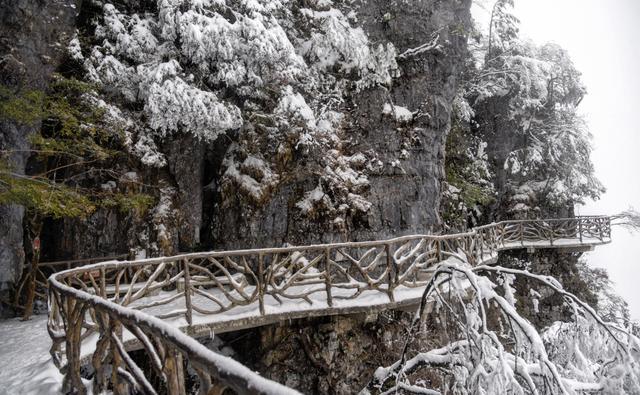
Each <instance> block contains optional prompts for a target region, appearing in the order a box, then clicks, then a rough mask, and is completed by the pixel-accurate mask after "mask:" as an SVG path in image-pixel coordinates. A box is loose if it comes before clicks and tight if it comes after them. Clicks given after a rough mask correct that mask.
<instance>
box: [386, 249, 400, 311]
mask: <svg viewBox="0 0 640 395" xmlns="http://www.w3.org/2000/svg"><path fill="white" fill-rule="evenodd" d="M384 252H385V254H386V255H387V295H389V300H390V301H392V302H395V300H396V298H395V296H393V290H394V288H395V287H396V285H397V284H395V281H396V270H394V269H395V268H394V266H393V257H392V256H391V247H390V246H389V243H385V245H384Z"/></svg>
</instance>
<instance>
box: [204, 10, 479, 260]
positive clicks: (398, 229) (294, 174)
mask: <svg viewBox="0 0 640 395" xmlns="http://www.w3.org/2000/svg"><path fill="white" fill-rule="evenodd" d="M401 3H402V2H400V1H382V0H380V1H377V0H370V1H358V2H355V3H353V5H352V7H353V9H352V11H355V13H356V15H357V24H358V25H359V26H361V27H362V29H363V30H364V31H365V32H366V33H367V35H368V37H369V38H370V40H371V41H372V42H374V43H377V42H391V43H393V45H394V46H395V47H396V48H397V51H398V53H399V54H401V56H400V57H399V58H398V65H399V68H400V77H399V78H395V79H394V80H393V82H392V86H391V87H390V88H384V87H374V88H369V89H365V90H364V91H361V92H358V93H357V94H352V95H347V96H346V97H344V98H343V99H344V108H343V109H341V111H342V112H343V113H345V114H347V116H346V119H344V120H343V125H344V126H343V128H344V130H345V142H344V144H343V146H342V152H341V154H342V155H345V156H349V155H355V154H357V153H365V155H366V156H367V157H368V160H369V165H366V166H364V165H363V166H362V167H363V169H362V171H363V173H364V174H365V175H366V177H367V178H368V180H369V184H368V186H367V190H366V192H364V193H363V197H364V199H366V201H367V202H368V203H367V204H370V207H367V209H366V210H363V211H365V212H358V213H353V214H351V215H348V216H346V218H340V219H336V218H335V217H331V216H323V215H321V214H319V215H316V216H312V217H309V216H304V215H302V214H301V213H300V209H299V208H298V207H297V206H296V203H297V202H299V201H300V200H301V199H302V198H303V197H304V193H305V191H310V190H313V188H315V187H316V186H318V185H319V180H318V177H317V176H316V174H315V173H314V172H313V169H314V166H315V167H316V168H317V167H321V166H322V165H321V164H322V163H323V162H322V161H323V159H324V156H326V155H327V153H326V152H316V153H314V154H312V155H311V156H310V157H305V158H295V157H294V158H293V164H292V165H290V166H289V167H288V168H287V169H285V170H284V171H283V172H281V173H280V174H279V179H280V180H281V181H280V182H279V183H278V184H277V185H276V186H275V187H274V190H273V191H272V192H271V194H270V196H269V198H267V199H266V200H265V201H264V202H261V203H260V205H259V206H258V207H256V205H255V204H252V203H250V202H247V201H246V200H245V199H242V198H241V197H240V196H239V194H238V193H237V192H236V191H233V190H232V191H230V192H228V193H227V196H221V197H219V198H218V201H217V202H218V203H217V205H216V207H215V208H214V211H213V215H212V225H211V226H212V229H213V231H212V238H213V240H214V246H215V247H216V248H218V247H220V248H247V247H259V246H262V247H265V246H274V245H281V244H283V243H285V242H286V243H294V244H303V243H310V242H330V241H342V240H366V239H377V238H387V237H392V236H399V235H403V234H410V233H424V232H428V231H429V230H430V228H431V227H432V226H435V225H438V224H439V223H440V218H439V215H438V207H439V202H440V183H441V180H442V179H443V176H444V175H443V166H444V147H445V141H446V136H447V133H448V131H449V127H450V118H451V108H452V101H453V98H454V94H455V91H456V87H457V82H458V74H459V72H460V71H461V69H462V65H463V62H464V58H465V57H466V55H467V52H466V51H467V50H466V37H467V36H466V31H467V30H468V28H469V26H470V12H469V8H470V2H469V1H466V0H465V1H451V2H440V1H416V2H412V3H411V6H410V7H409V6H405V5H402V4H401ZM346 13H347V12H345V14H346ZM429 43H434V45H433V48H430V49H428V50H424V51H420V50H416V48H425V47H428V46H429ZM412 49H413V50H414V51H411V50H412ZM407 51H408V52H407ZM405 52H406V54H405V55H402V54H403V53H405ZM385 105H389V106H397V107H395V108H396V111H390V112H387V113H386V114H385V112H383V111H382V109H383V108H384V107H385ZM406 110H408V111H409V112H411V113H412V114H409V116H408V118H406V119H401V118H402V117H401V116H399V115H398V114H397V113H396V112H397V111H405V112H406ZM239 144H243V143H242V142H240V143H239ZM245 144H246V143H245ZM250 144H260V143H256V142H255V141H252V142H250ZM260 150H261V151H262V152H270V151H269V147H268V146H267V144H266V143H265V144H263V146H261V148H260ZM278 154H279V152H278V151H275V150H273V149H272V155H273V156H277V155H278ZM351 158H353V156H352V157H351ZM372 163H374V165H372ZM223 194H224V193H223Z"/></svg>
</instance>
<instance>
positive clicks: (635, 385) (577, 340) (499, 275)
mask: <svg viewBox="0 0 640 395" xmlns="http://www.w3.org/2000/svg"><path fill="white" fill-rule="evenodd" d="M517 277H526V278H527V279H528V280H530V281H533V282H535V283H536V284H537V285H536V287H535V288H533V289H532V292H531V299H530V302H531V304H532V305H533V308H534V309H537V307H536V306H537V303H538V300H537V297H536V295H538V296H539V293H538V291H541V290H542V288H546V289H547V290H550V291H552V292H555V293H557V294H558V295H559V296H561V297H562V298H563V299H564V301H565V303H566V304H567V306H568V307H570V308H571V309H572V310H573V312H574V315H573V319H572V320H571V321H570V322H559V321H558V322H555V323H553V324H552V325H551V326H549V327H548V328H545V329H542V330H539V329H537V328H535V327H534V326H533V325H532V324H531V323H530V322H529V321H528V320H527V319H526V318H524V317H523V316H522V314H521V313H520V312H519V311H518V309H517V308H516V299H515V290H514V289H513V287H512V283H513V281H514V280H515V279H516V278H517ZM407 339H408V340H407V342H406V345H405V347H404V350H403V352H402V354H401V356H400V358H399V360H398V361H397V362H396V363H394V364H392V365H391V366H388V367H380V368H378V369H377V370H376V372H375V377H374V379H373V380H372V381H371V383H370V384H369V386H368V387H367V388H366V389H365V390H363V391H362V393H363V394H366V393H383V394H392V393H405V394H412V393H413V394H437V393H456V394H505V393H515V394H578V393H593V392H598V393H605V394H619V393H628V394H631V393H638V392H639V391H640V339H638V337H636V336H635V335H634V334H633V333H631V331H630V330H629V328H626V327H624V326H622V325H620V324H618V323H610V322H606V321H605V320H604V319H603V318H602V317H601V316H600V315H599V314H598V313H597V312H596V311H595V310H594V309H593V308H592V307H590V306H589V305H588V304H586V303H584V302H583V301H581V300H580V299H578V298H577V297H576V296H575V295H573V294H572V293H570V292H568V291H566V290H565V289H564V288H563V287H562V285H560V284H559V283H558V282H557V281H556V280H555V279H553V278H551V277H548V276H540V275H536V274H533V273H531V272H529V271H525V270H518V269H510V268H506V267H499V266H477V267H470V266H469V265H468V264H467V263H466V262H464V260H463V259H462V258H459V262H456V261H453V260H448V261H445V262H442V263H441V264H438V265H437V266H436V267H435V268H434V271H433V277H432V279H431V281H430V282H429V284H428V285H427V287H426V289H425V292H424V294H423V297H422V303H421V306H420V309H419V311H418V312H417V314H416V317H415V319H414V323H413V326H412V328H411V330H410V333H409V334H408V336H407ZM425 339H426V340H428V339H446V341H445V342H444V343H445V344H440V345H438V346H437V347H436V348H434V349H431V350H417V351H412V350H415V348H412V347H411V345H412V343H414V342H418V341H420V340H422V344H424V343H425Z"/></svg>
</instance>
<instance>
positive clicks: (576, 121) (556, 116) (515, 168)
mask: <svg viewBox="0 0 640 395" xmlns="http://www.w3.org/2000/svg"><path fill="white" fill-rule="evenodd" d="M512 6H513V2H512V1H503V0H499V1H497V2H496V3H495V5H494V7H493V9H492V16H491V21H490V27H489V33H488V34H487V35H482V33H480V34H479V35H476V39H477V40H478V44H479V45H475V46H473V47H472V48H474V60H475V61H474V62H473V63H472V64H470V65H469V70H468V74H467V78H466V79H467V81H466V84H464V85H463V88H462V92H461V96H462V97H464V98H465V99H466V100H467V101H468V103H469V105H470V107H471V108H472V109H474V110H475V116H474V117H473V118H472V122H471V129H472V132H473V134H472V135H474V136H475V137H476V138H478V137H479V138H481V139H484V140H485V141H489V142H491V143H492V144H491V145H489V146H488V147H487V150H486V151H487V153H488V155H489V157H490V158H489V161H490V162H492V164H493V166H492V168H493V170H494V171H495V172H496V173H497V179H498V180H499V183H500V184H501V185H499V186H498V187H499V188H498V189H499V192H500V194H501V195H503V196H505V197H506V200H505V201H502V202H499V203H500V204H501V205H502V207H503V208H504V209H505V210H506V211H508V212H510V215H516V216H536V215H540V210H542V209H543V208H542V207H540V206H541V205H544V206H546V209H550V210H551V211H554V209H559V208H563V207H567V206H571V205H573V204H575V203H582V202H583V201H584V200H585V199H587V198H591V199H597V198H598V197H599V196H600V194H601V193H602V192H603V190H604V189H603V187H602V185H601V184H600V182H599V181H598V180H597V179H596V178H595V175H594V169H593V165H592V163H591V161H590V154H591V145H590V141H591V135H590V133H589V131H588V128H587V126H586V124H585V121H584V119H583V118H582V117H581V115H580V114H579V112H578V105H579V104H580V102H581V101H582V99H583V97H584V95H585V94H586V89H585V87H584V85H583V84H582V82H581V81H580V72H579V71H577V69H576V68H575V66H574V65H573V63H572V61H571V59H570V57H569V55H568V53H567V52H566V51H565V50H564V49H562V48H561V47H559V46H558V45H556V44H545V45H542V46H537V45H535V44H533V43H532V42H530V41H527V40H524V39H521V38H520V37H519V36H518V29H517V24H518V20H517V18H515V17H514V16H513V15H512V13H511V7H512ZM547 211H549V210H547Z"/></svg>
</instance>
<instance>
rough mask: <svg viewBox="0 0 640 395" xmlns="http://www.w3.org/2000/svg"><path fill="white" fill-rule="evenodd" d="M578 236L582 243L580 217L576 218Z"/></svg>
mask: <svg viewBox="0 0 640 395" xmlns="http://www.w3.org/2000/svg"><path fill="white" fill-rule="evenodd" d="M578 237H579V238H580V244H582V218H578Z"/></svg>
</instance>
